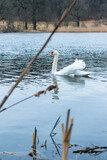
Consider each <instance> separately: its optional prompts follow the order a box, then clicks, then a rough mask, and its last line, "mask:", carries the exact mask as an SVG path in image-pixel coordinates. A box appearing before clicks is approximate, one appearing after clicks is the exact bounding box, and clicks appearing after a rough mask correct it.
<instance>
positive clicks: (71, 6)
mask: <svg viewBox="0 0 107 160" xmlns="http://www.w3.org/2000/svg"><path fill="white" fill-rule="evenodd" d="M76 1H77V0H74V1H73V3H72V4H71V5H70V7H69V8H68V9H67V11H66V12H64V14H63V15H62V17H61V19H60V20H59V21H58V23H57V25H56V27H55V28H54V30H53V32H52V33H51V34H50V36H49V38H48V39H47V40H46V42H45V43H44V45H43V46H42V48H41V49H40V50H39V52H38V53H37V54H36V55H35V57H34V58H33V59H32V60H31V62H30V63H29V65H28V66H27V67H26V68H25V69H24V70H23V72H22V73H21V75H20V77H19V79H18V80H17V81H16V83H15V84H14V85H13V86H12V87H11V88H10V90H9V92H8V93H7V95H6V96H5V97H4V99H3V100H2V102H1V104H0V108H1V107H2V106H3V104H4V103H5V102H6V100H7V99H8V97H9V96H10V95H11V93H12V92H13V90H14V89H15V88H16V87H17V85H18V84H19V83H20V81H21V80H22V79H23V77H24V75H25V74H26V73H27V72H28V71H29V70H30V67H31V66H32V64H33V63H34V61H35V60H36V59H37V57H38V56H39V55H40V53H41V52H42V51H43V49H44V48H45V47H46V45H47V44H48V42H49V41H50V39H51V37H52V36H53V34H54V33H55V32H56V30H57V29H58V27H59V26H60V24H61V23H62V22H63V21H64V19H65V18H66V17H67V15H68V14H69V12H70V11H71V9H72V8H73V7H74V5H75V3H76Z"/></svg>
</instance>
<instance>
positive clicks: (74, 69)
mask: <svg viewBox="0 0 107 160" xmlns="http://www.w3.org/2000/svg"><path fill="white" fill-rule="evenodd" d="M53 55H55V56H54V61H53V65H52V74H56V75H68V76H70V75H74V76H75V75H76V76H78V75H79V76H82V75H83V76H85V75H89V72H86V71H82V70H83V69H84V68H85V67H86V64H85V62H84V61H83V60H78V59H76V60H75V62H74V63H72V64H70V65H68V66H67V67H64V68H63V69H61V70H60V71H56V70H57V61H58V55H59V54H58V51H56V50H55V51H53Z"/></svg>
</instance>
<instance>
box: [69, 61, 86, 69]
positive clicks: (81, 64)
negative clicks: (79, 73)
mask: <svg viewBox="0 0 107 160" xmlns="http://www.w3.org/2000/svg"><path fill="white" fill-rule="evenodd" d="M85 67H86V64H85V62H84V61H83V60H78V59H76V60H75V62H74V63H73V64H72V69H74V70H83V69H84V68H85Z"/></svg>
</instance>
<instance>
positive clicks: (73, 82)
mask: <svg viewBox="0 0 107 160" xmlns="http://www.w3.org/2000/svg"><path fill="white" fill-rule="evenodd" d="M85 80H86V78H85V77H69V76H55V75H52V81H53V84H56V85H57V87H56V88H55V89H54V96H53V99H56V100H59V97H58V93H59V87H58V86H59V84H58V83H60V84H62V88H63V87H64V88H65V85H67V86H66V88H67V87H68V85H70V86H72V87H73V89H74V90H77V89H80V88H83V87H84V86H85ZM60 86H61V85H60Z"/></svg>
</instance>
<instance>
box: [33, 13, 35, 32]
mask: <svg viewBox="0 0 107 160" xmlns="http://www.w3.org/2000/svg"><path fill="white" fill-rule="evenodd" d="M33 29H34V30H36V15H35V14H33Z"/></svg>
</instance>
